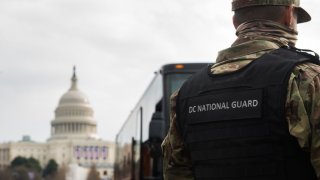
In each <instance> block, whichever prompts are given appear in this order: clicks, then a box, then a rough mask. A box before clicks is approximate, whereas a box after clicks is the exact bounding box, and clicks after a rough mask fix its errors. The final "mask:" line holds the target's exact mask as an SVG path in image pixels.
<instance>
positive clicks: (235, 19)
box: [232, 15, 240, 29]
mask: <svg viewBox="0 0 320 180" xmlns="http://www.w3.org/2000/svg"><path fill="white" fill-rule="evenodd" d="M232 22H233V26H234V28H235V29H237V28H238V26H239V25H240V24H239V22H238V21H237V18H236V17H235V15H233V17H232Z"/></svg>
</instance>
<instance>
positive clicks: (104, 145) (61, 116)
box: [0, 68, 115, 180]
mask: <svg viewBox="0 0 320 180" xmlns="http://www.w3.org/2000/svg"><path fill="white" fill-rule="evenodd" d="M77 81H78V79H77V76H76V72H75V68H74V72H73V76H72V78H71V87H70V89H69V90H68V91H67V92H66V93H65V94H63V95H62V97H61V98H60V100H59V104H58V107H57V108H56V109H55V118H54V119H53V120H52V121H51V136H50V137H49V138H48V140H47V142H45V143H41V142H34V141H32V140H31V139H30V138H29V137H28V136H25V137H24V138H23V139H22V141H19V142H9V143H2V144H0V168H4V167H7V166H9V165H10V162H11V161H12V160H13V159H14V158H15V157H17V156H22V157H26V158H29V157H33V158H35V159H37V160H38V161H39V162H40V164H41V166H42V167H45V165H46V164H47V163H48V161H49V160H50V159H54V160H55V161H56V162H57V163H58V164H59V165H60V166H62V165H63V166H70V167H71V166H72V167H73V168H69V169H78V170H79V169H84V170H88V169H90V167H91V166H93V165H94V166H96V168H97V170H98V171H99V174H100V177H102V178H103V179H112V177H113V163H114V156H115V152H114V151H115V147H114V142H110V141H105V140H102V139H101V138H99V136H98V134H97V122H96V120H95V119H94V116H93V115H94V112H93V109H92V107H91V105H90V103H89V100H88V98H87V97H86V95H85V94H84V93H82V92H81V91H80V90H79V89H78V86H77ZM75 166H76V167H79V168H75ZM67 174H68V176H69V178H68V179H70V180H72V179H75V178H74V177H75V176H73V174H74V173H72V172H68V173H67ZM77 180H80V179H78V178H77Z"/></svg>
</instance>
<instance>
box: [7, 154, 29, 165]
mask: <svg viewBox="0 0 320 180" xmlns="http://www.w3.org/2000/svg"><path fill="white" fill-rule="evenodd" d="M26 164H27V159H26V158H24V157H21V156H17V157H16V158H14V159H13V160H12V161H11V164H10V167H11V168H15V167H19V166H25V165H26Z"/></svg>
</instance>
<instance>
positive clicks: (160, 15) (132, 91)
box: [0, 0, 320, 142]
mask: <svg viewBox="0 0 320 180" xmlns="http://www.w3.org/2000/svg"><path fill="white" fill-rule="evenodd" d="M302 1H303V2H302V3H301V4H302V7H303V8H304V9H306V10H307V11H308V12H309V13H310V14H311V16H312V18H313V19H312V21H311V22H310V23H305V24H301V25H299V26H298V28H299V41H298V43H297V47H300V48H307V49H312V50H314V51H317V52H319V53H320V45H319V43H318V42H317V41H319V32H320V13H319V12H318V7H320V1H319V0H302ZM235 38H236V36H235V31H234V28H233V25H232V11H231V0H229V1H225V0H0V142H8V141H19V140H21V138H22V136H23V135H30V136H31V138H32V139H33V140H34V141H38V142H45V141H46V140H47V139H48V138H49V137H50V122H51V121H52V120H53V119H54V117H55V116H54V110H55V108H56V107H57V106H58V102H59V99H60V98H61V96H62V95H63V94H64V93H65V92H67V91H68V89H69V88H70V85H71V81H70V79H71V76H72V71H73V66H74V65H75V66H76V68H77V77H78V87H79V89H80V90H81V91H82V92H83V93H85V94H86V95H87V97H88V98H89V101H90V104H91V106H92V107H93V109H94V112H95V114H94V117H95V119H96V121H97V123H98V134H99V136H100V137H101V138H102V139H105V140H110V141H114V140H115V136H116V134H117V132H118V131H119V130H120V128H121V126H122V124H123V123H124V122H125V120H126V118H127V117H128V116H129V114H130V111H131V110H132V109H133V108H134V106H135V104H136V103H137V102H138V100H139V99H140V97H141V95H142V94H143V92H144V90H145V89H146V88H147V86H148V84H149V83H150V81H151V80H152V78H153V76H154V72H155V71H157V70H158V69H159V68H160V67H161V66H162V65H164V64H167V63H179V62H180V63H182V62H214V61H215V57H216V55H217V52H218V51H219V50H221V49H225V48H227V47H229V46H230V45H231V43H232V42H233V41H234V40H235Z"/></svg>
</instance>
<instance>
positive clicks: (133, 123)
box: [114, 63, 208, 180]
mask: <svg viewBox="0 0 320 180" xmlns="http://www.w3.org/2000/svg"><path fill="white" fill-rule="evenodd" d="M207 65H208V63H185V64H166V65H164V66H162V68H161V69H160V70H159V71H157V72H155V77H154V78H153V80H152V81H151V83H150V84H149V86H148V87H147V89H146V90H145V92H144V94H143V96H142V97H141V98H140V100H139V101H138V103H137V104H136V106H135V107H134V109H133V110H132V111H131V113H130V115H129V117H128V118H127V119H126V121H125V123H124V124H123V125H122V127H121V129H120V131H119V132H118V133H117V136H116V147H115V151H116V154H115V165H114V180H161V179H163V177H162V151H161V143H162V140H163V138H164V137H165V135H166V133H167V131H168V129H169V125H170V118H169V116H170V96H171V94H172V93H173V92H174V91H176V90H178V89H179V88H180V87H181V85H182V84H183V82H184V81H185V80H186V79H188V78H189V77H190V76H191V75H192V74H193V73H195V72H197V71H199V70H200V69H202V68H204V67H206V66H207Z"/></svg>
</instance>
